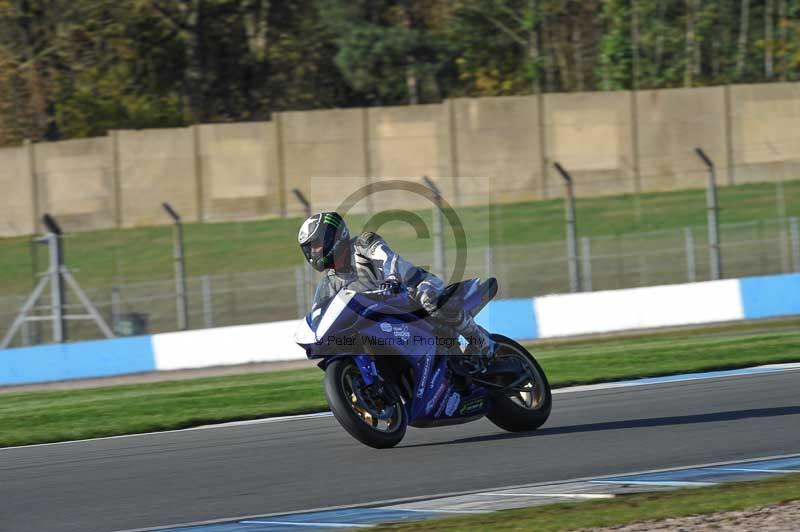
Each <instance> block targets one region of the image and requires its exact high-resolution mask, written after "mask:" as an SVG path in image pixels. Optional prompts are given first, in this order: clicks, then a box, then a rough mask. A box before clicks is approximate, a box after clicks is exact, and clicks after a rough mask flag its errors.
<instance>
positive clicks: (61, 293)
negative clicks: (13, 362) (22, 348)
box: [0, 214, 114, 349]
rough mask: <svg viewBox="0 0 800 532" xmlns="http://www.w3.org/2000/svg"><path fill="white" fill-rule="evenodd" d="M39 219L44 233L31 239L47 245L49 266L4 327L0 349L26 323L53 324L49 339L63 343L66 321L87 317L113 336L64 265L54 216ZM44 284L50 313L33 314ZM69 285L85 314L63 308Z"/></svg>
mask: <svg viewBox="0 0 800 532" xmlns="http://www.w3.org/2000/svg"><path fill="white" fill-rule="evenodd" d="M42 222H43V223H44V225H45V227H47V230H48V232H47V233H45V234H44V235H43V236H42V237H40V238H37V239H35V240H34V242H36V243H37V244H44V245H47V247H48V252H49V258H50V266H49V268H48V270H47V272H46V273H45V274H44V275H43V276H42V278H41V279H39V282H38V283H36V286H35V287H34V289H33V291H32V292H31V294H30V295H29V296H28V299H27V300H25V304H24V305H23V306H22V309H20V311H19V314H17V316H16V318H14V321H13V322H12V323H11V327H10V328H9V329H8V332H7V333H6V335H5V337H3V341H2V342H0V349H5V348H6V347H8V346H9V345H10V344H11V340H13V338H14V335H15V334H16V333H17V331H18V330H19V329H20V328H21V327H22V326H23V325H24V324H25V323H28V322H41V321H50V322H52V325H53V342H58V343H63V342H66V341H67V339H68V336H69V335H68V329H67V322H68V321H69V320H90V321H94V322H95V323H96V324H97V326H98V327H99V328H100V331H101V332H102V333H103V334H104V335H105V336H106V338H113V337H114V333H113V332H112V331H111V329H110V328H109V326H108V324H107V323H106V320H105V319H104V318H103V316H102V315H101V314H100V312H98V310H97V308H96V307H95V306H94V304H93V303H92V301H91V299H89V297H88V296H87V295H86V293H85V292H84V291H83V289H82V288H81V286H80V285H79V284H78V281H76V280H75V278H74V277H73V276H72V273H70V271H69V270H68V269H67V268H66V266H64V247H63V242H62V238H63V232H62V231H61V227H59V225H58V223H56V221H55V219H53V217H52V216H50V215H49V214H45V215H44V216H43V217H42ZM47 285H50V294H51V295H50V297H51V300H50V314H49V315H43V316H39V315H33V314H32V311H33V310H34V309H35V308H36V303H38V301H39V299H40V298H41V297H42V294H43V293H44V291H45V289H46V288H47ZM67 287H68V288H70V289H71V290H72V291H73V292H74V294H75V295H76V296H77V297H78V300H79V301H80V303H81V305H82V306H83V309H84V310H85V311H86V314H69V313H67V311H66V297H65V296H66V288H67Z"/></svg>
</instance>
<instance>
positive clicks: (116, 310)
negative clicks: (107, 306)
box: [111, 286, 122, 331]
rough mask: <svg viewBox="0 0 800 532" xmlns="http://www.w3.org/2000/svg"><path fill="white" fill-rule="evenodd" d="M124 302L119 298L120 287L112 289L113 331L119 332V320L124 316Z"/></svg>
mask: <svg viewBox="0 0 800 532" xmlns="http://www.w3.org/2000/svg"><path fill="white" fill-rule="evenodd" d="M121 308H122V301H121V298H120V296H119V287H118V286H112V287H111V328H112V329H113V330H115V331H116V330H117V320H119V315H120V314H122V312H121Z"/></svg>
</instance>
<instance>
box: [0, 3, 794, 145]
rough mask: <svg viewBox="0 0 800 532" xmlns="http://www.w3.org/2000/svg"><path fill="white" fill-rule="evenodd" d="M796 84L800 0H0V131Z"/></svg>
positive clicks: (77, 130)
mask: <svg viewBox="0 0 800 532" xmlns="http://www.w3.org/2000/svg"><path fill="white" fill-rule="evenodd" d="M797 79H800V0H675V1H672V2H666V1H662V0H453V1H445V0H281V1H277V0H172V1H170V2H163V1H160V0H131V1H130V2H115V1H113V0H71V1H68V0H0V144H9V143H16V142H19V141H21V140H22V139H24V138H30V139H33V140H41V139H49V140H54V139H60V138H73V137H86V136H95V135H102V134H104V133H105V132H106V131H107V130H109V129H114V128H142V127H169V126H178V125H182V124H190V123H196V122H218V121H246V120H263V119H267V118H269V116H270V114H271V113H272V112H275V111H282V110H288V109H312V108H330V107H347V106H370V105H398V104H408V103H426V102H436V101H440V100H441V99H443V98H446V97H456V96H484V95H508V94H530V93H536V92H539V91H542V92H553V91H584V90H616V89H632V88H641V89H644V88H662V87H680V86H702V85H710V84H722V83H742V82H760V81H772V80H776V81H777V80H797Z"/></svg>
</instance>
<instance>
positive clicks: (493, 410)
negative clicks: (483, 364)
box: [486, 334, 553, 432]
mask: <svg viewBox="0 0 800 532" xmlns="http://www.w3.org/2000/svg"><path fill="white" fill-rule="evenodd" d="M492 339H494V341H495V342H497V353H496V355H495V356H496V357H497V358H498V359H500V358H503V357H514V358H517V359H518V360H519V362H520V363H522V365H523V367H524V368H525V369H526V371H527V372H528V374H529V376H530V377H531V379H530V381H528V382H527V383H523V386H530V388H531V391H529V392H508V393H506V394H505V395H501V396H499V397H495V398H494V399H493V400H492V405H491V406H490V407H489V412H488V413H487V414H486V417H488V418H489V420H490V421H491V422H492V423H494V424H495V425H497V426H498V427H500V428H501V429H504V430H507V431H509V432H525V431H530V430H536V429H538V428H539V427H541V426H542V425H544V423H545V421H547V418H548V417H550V409H551V408H552V405H553V397H552V394H551V392H550V383H549V382H547V377H546V376H545V374H544V370H543V369H542V367H541V366H540V365H539V363H538V362H537V361H536V359H535V358H534V357H533V355H531V354H530V352H528V350H527V349H525V348H524V347H522V346H521V345H520V344H518V343H517V342H515V341H514V340H512V339H511V338H508V337H506V336H502V335H500V334H493V335H492Z"/></svg>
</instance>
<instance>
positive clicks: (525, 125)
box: [450, 96, 544, 205]
mask: <svg viewBox="0 0 800 532" xmlns="http://www.w3.org/2000/svg"><path fill="white" fill-rule="evenodd" d="M450 113H451V120H452V124H453V126H452V127H453V128H454V132H453V136H454V137H455V139H456V140H455V143H456V145H455V146H454V153H453V163H452V166H453V175H456V176H459V183H463V184H459V186H458V189H459V199H460V201H459V204H460V205H465V204H473V203H486V198H487V194H489V195H491V198H492V199H493V200H494V201H498V202H512V201H525V200H532V199H536V198H540V197H542V196H543V190H544V182H543V180H542V149H541V147H542V144H541V138H540V127H539V103H538V98H536V97H535V96H523V97H504V98H470V99H456V100H452V101H451V110H450ZM466 179H470V182H469V183H466V182H465V180H466Z"/></svg>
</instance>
